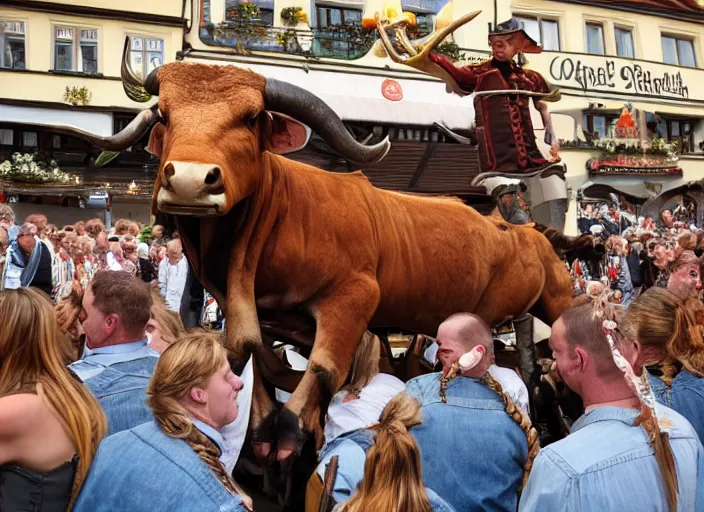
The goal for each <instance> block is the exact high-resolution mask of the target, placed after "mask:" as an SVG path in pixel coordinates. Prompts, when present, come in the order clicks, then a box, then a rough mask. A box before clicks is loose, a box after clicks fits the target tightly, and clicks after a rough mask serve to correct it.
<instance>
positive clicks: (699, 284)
mask: <svg viewBox="0 0 704 512" xmlns="http://www.w3.org/2000/svg"><path fill="white" fill-rule="evenodd" d="M695 289H696V290H697V291H699V290H701V289H702V280H701V279H697V284H696V286H695Z"/></svg>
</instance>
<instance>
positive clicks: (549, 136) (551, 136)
mask: <svg viewBox="0 0 704 512" xmlns="http://www.w3.org/2000/svg"><path fill="white" fill-rule="evenodd" d="M544 140H545V144H547V145H548V146H552V143H553V141H554V140H557V139H556V138H555V133H554V132H553V131H552V130H545V139H544Z"/></svg>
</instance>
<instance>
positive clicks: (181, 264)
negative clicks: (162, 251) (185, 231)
mask: <svg viewBox="0 0 704 512" xmlns="http://www.w3.org/2000/svg"><path fill="white" fill-rule="evenodd" d="M187 278H188V261H187V260H186V258H185V257H184V256H183V249H182V247H181V241H180V240H171V241H170V242H169V243H168V244H166V258H164V259H163V260H162V261H161V263H160V264H159V295H161V297H163V298H164V300H165V301H166V307H168V308H169V309H170V310H171V311H181V298H182V297H183V291H184V289H185V287H186V280H187Z"/></svg>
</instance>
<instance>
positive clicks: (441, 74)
mask: <svg viewBox="0 0 704 512" xmlns="http://www.w3.org/2000/svg"><path fill="white" fill-rule="evenodd" d="M446 7H451V4H447V6H446ZM481 12H482V11H474V12H470V13H468V14H465V15H464V16H462V17H461V18H459V19H457V20H455V21H453V22H452V23H450V24H448V25H446V26H444V27H442V28H440V29H438V30H436V31H435V32H433V33H432V34H430V35H429V36H426V37H425V38H424V39H423V40H420V41H411V40H410V39H409V38H408V35H407V34H406V30H407V28H408V26H409V25H412V24H413V23H415V21H414V19H413V17H407V16H404V17H401V18H399V19H398V20H394V21H392V20H388V19H384V18H381V17H379V14H376V17H375V18H376V26H377V30H378V31H379V37H380V39H381V42H382V43H383V45H384V48H386V51H387V53H388V54H389V57H391V60H393V61H394V62H398V63H399V64H405V65H407V66H410V67H412V68H415V69H417V70H419V71H423V72H424V73H428V74H429V75H431V76H434V77H437V78H439V79H440V80H442V81H443V82H445V83H446V84H447V86H448V87H449V88H450V89H452V91H453V92H454V93H456V94H459V95H460V96H466V95H468V94H470V93H469V92H467V91H464V90H463V89H462V88H461V87H460V86H459V84H458V83H457V81H456V80H455V79H454V78H452V77H451V76H450V74H449V73H448V72H447V71H445V70H444V69H443V68H442V67H441V66H439V65H438V64H436V63H435V62H433V61H432V60H430V52H432V51H433V50H434V49H435V48H436V47H437V46H438V45H439V44H440V43H442V42H443V41H444V40H445V38H447V36H449V35H450V34H452V33H453V32H454V31H455V30H457V29H458V28H460V27H461V26H462V25H465V24H467V23H469V22H470V21H472V20H473V19H474V18H476V17H477V16H479V14H480V13H481ZM438 18H440V15H439V14H438ZM388 31H392V32H393V33H394V36H395V39H396V42H397V44H394V43H393V42H392V41H391V38H390V37H389V34H388ZM397 48H398V49H400V50H401V52H400V53H399V51H398V49H397Z"/></svg>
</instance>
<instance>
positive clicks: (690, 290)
mask: <svg viewBox="0 0 704 512" xmlns="http://www.w3.org/2000/svg"><path fill="white" fill-rule="evenodd" d="M701 270H702V269H701V264H700V261H699V258H697V257H696V256H695V254H694V253H693V252H692V251H683V252H681V253H680V254H679V255H678V256H677V257H676V258H675V260H674V261H673V262H672V263H671V264H670V268H669V272H670V277H669V278H668V280H667V289H668V290H670V291H671V292H672V293H674V294H675V295H677V296H678V297H679V298H680V299H682V300H686V299H689V298H694V299H696V298H698V297H699V292H700V291H701V290H702V276H701Z"/></svg>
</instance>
